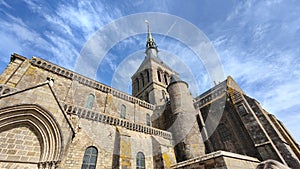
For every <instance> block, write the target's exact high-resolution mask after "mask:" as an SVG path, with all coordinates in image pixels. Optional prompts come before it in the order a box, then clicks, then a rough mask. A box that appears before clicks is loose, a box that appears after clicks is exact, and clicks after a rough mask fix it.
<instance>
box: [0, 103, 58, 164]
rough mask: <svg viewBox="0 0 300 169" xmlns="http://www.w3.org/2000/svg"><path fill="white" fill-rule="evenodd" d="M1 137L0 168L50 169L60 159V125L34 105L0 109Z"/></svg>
mask: <svg viewBox="0 0 300 169" xmlns="http://www.w3.org/2000/svg"><path fill="white" fill-rule="evenodd" d="M0 140H1V141H0V144H1V146H0V149H1V151H0V168H15V167H17V168H18V167H19V168H39V169H42V168H43V169H44V168H45V169H46V168H47V169H48V168H49V169H52V168H56V164H57V163H58V162H59V161H60V157H61V152H62V148H63V147H62V135H61V131H60V128H59V125H58V124H57V122H56V120H55V118H54V117H53V116H52V115H51V114H50V113H49V112H47V111H46V110H44V109H43V108H41V107H39V106H37V105H18V106H14V107H8V108H3V109H0Z"/></svg>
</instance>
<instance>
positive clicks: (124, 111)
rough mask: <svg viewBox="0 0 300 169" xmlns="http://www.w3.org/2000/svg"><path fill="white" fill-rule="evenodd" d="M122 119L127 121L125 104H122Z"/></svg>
mask: <svg viewBox="0 0 300 169" xmlns="http://www.w3.org/2000/svg"><path fill="white" fill-rule="evenodd" d="M120 117H121V118H122V119H125V117H126V106H125V105H124V104H122V106H121V114H120Z"/></svg>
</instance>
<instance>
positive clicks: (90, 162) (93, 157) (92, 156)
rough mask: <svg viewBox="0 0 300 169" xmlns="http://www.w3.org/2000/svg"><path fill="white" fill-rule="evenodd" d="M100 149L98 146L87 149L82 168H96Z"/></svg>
mask: <svg viewBox="0 0 300 169" xmlns="http://www.w3.org/2000/svg"><path fill="white" fill-rule="evenodd" d="M97 155H98V150H97V149H96V147H88V148H87V149H86V150H85V153H84V157H83V162H82V166H81V169H95V168H96V163H97Z"/></svg>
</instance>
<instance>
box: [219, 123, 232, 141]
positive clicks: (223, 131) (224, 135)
mask: <svg viewBox="0 0 300 169" xmlns="http://www.w3.org/2000/svg"><path fill="white" fill-rule="evenodd" d="M218 132H219V134H220V137H221V140H222V142H226V141H230V140H231V134H230V131H229V130H228V128H227V127H226V126H225V125H224V124H223V123H221V124H220V125H219V126H218Z"/></svg>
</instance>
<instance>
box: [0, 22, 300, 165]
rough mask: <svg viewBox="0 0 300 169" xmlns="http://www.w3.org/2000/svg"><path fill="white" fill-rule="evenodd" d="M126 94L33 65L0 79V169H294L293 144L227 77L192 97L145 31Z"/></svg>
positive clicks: (25, 62) (298, 153)
mask: <svg viewBox="0 0 300 169" xmlns="http://www.w3.org/2000/svg"><path fill="white" fill-rule="evenodd" d="M145 52H146V56H145V59H144V61H143V62H142V64H141V65H140V66H139V68H138V69H137V71H136V72H135V73H134V74H133V75H132V78H131V79H132V95H129V94H127V93H124V92H121V91H118V90H116V89H114V88H111V87H109V86H107V85H104V84H102V83H100V82H97V81H95V80H93V79H90V78H87V77H85V76H82V75H80V74H78V73H76V72H73V71H71V70H68V69H65V68H63V67H61V66H58V65H56V64H53V63H51V62H49V61H46V60H43V59H41V58H37V57H32V58H30V59H28V58H26V57H23V56H21V55H18V54H13V55H12V56H11V60H10V62H9V64H8V65H7V68H6V69H5V70H4V71H3V73H2V74H1V76H0V141H1V142H0V168H1V169H2V168H3V169H4V168H5V169H6V168H7V169H10V168H14V169H15V168H18V169H29V168H33V169H54V168H62V169H95V168H97V169H104V168H114V169H115V168H122V169H129V168H136V169H145V168H147V169H152V168H155V169H163V168H172V169H179V168H182V169H183V168H186V169H188V168H194V169H198V168H199V169H213V168H214V169H225V168H228V169H255V168H256V166H257V165H258V164H259V163H260V162H262V161H265V160H268V159H273V160H276V161H278V162H280V163H282V164H284V165H286V166H289V167H290V168H293V169H298V168H300V161H299V159H300V150H299V145H298V143H297V142H296V141H295V139H293V137H292V136H291V134H290V133H289V132H288V131H287V129H286V128H285V127H284V125H283V124H282V123H281V122H280V121H279V120H278V119H277V118H276V117H275V116H274V115H272V114H270V113H268V112H267V111H266V110H264V109H263V108H262V107H261V105H260V104H259V102H258V101H256V100H255V99H253V98H251V97H249V96H247V95H246V94H245V93H244V92H243V90H242V89H241V88H240V87H239V86H238V84H237V83H236V82H235V81H234V80H233V78H232V77H228V78H227V79H226V80H225V81H223V82H221V83H219V84H217V85H215V86H214V87H212V88H211V89H209V90H207V91H206V92H204V93H203V94H201V95H199V96H198V97H196V98H193V97H192V95H191V94H190V91H189V88H188V84H187V83H186V82H185V81H183V80H181V79H180V78H179V74H178V73H177V72H176V70H172V69H171V68H170V67H169V66H168V65H167V64H166V63H164V62H162V61H161V60H160V58H159V56H158V49H157V46H156V44H155V41H154V38H153V37H152V35H151V33H150V30H149V28H148V34H147V41H146V51H145Z"/></svg>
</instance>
